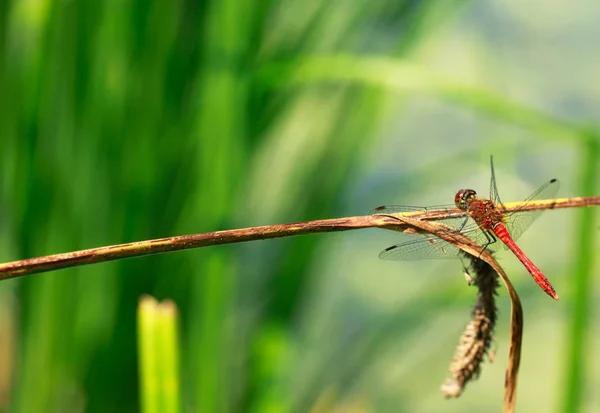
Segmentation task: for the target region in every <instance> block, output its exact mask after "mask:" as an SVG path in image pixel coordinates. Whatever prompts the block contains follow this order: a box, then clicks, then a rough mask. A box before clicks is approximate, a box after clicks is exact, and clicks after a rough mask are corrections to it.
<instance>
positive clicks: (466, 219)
mask: <svg viewBox="0 0 600 413" xmlns="http://www.w3.org/2000/svg"><path fill="white" fill-rule="evenodd" d="M467 222H469V217H466V218H465V220H464V221H463V223H462V224H460V227H459V228H458V232H461V231H462V230H463V228H464V227H465V225H467Z"/></svg>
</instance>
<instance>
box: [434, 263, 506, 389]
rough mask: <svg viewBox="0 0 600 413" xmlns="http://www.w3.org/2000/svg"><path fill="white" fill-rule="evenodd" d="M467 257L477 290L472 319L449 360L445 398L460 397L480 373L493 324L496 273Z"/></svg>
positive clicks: (491, 336)
mask: <svg viewBox="0 0 600 413" xmlns="http://www.w3.org/2000/svg"><path fill="white" fill-rule="evenodd" d="M468 259H469V260H470V261H471V270H472V271H473V272H474V273H475V276H474V277H473V284H475V285H476V286H477V288H478V290H479V292H478V293H477V302H476V303H475V306H474V308H473V318H472V320H471V321H470V322H469V324H467V327H466V328H465V331H464V333H463V334H462V336H461V338H460V343H459V345H458V347H457V348H456V351H455V353H454V357H453V358H452V362H451V363H450V368H449V371H450V373H451V375H452V378H451V379H448V380H446V381H445V382H444V384H443V385H442V387H441V391H442V394H443V395H444V397H458V396H460V395H461V393H462V392H463V390H464V388H465V386H466V384H467V383H468V382H469V381H471V380H472V379H476V378H477V377H478V376H479V373H480V371H481V363H482V362H483V360H484V358H485V356H486V354H488V350H489V348H490V344H491V343H492V340H493V333H494V327H495V325H496V318H497V308H496V302H495V293H496V289H497V288H498V277H497V274H496V273H495V271H494V270H493V269H492V268H491V267H490V266H489V265H488V264H487V263H486V262H484V261H482V260H480V259H478V258H475V257H471V256H469V257H468Z"/></svg>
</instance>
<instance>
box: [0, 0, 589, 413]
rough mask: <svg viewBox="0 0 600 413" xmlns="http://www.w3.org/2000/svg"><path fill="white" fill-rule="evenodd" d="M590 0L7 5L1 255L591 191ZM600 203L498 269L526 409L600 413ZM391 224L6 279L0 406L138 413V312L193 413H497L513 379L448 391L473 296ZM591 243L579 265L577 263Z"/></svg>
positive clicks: (489, 374) (571, 215) (538, 237)
mask: <svg viewBox="0 0 600 413" xmlns="http://www.w3.org/2000/svg"><path fill="white" fill-rule="evenodd" d="M598 19H600V5H599V4H598V3H597V2H595V1H592V0H586V1H582V2H577V4H571V3H570V2H566V1H558V2H552V3H547V2H542V1H534V2H527V3H523V2H519V1H517V0H497V1H491V0H486V1H480V2H467V1H450V0H442V1H424V0H412V1H410V0H408V1H403V0H397V1H376V2H374V1H371V0H344V1H340V0H333V1H332V0H306V1H300V0H282V1H273V0H258V1H257V0H255V1H247V0H204V1H193V0H187V1H185V0H157V1H153V2H142V1H100V0H87V1H82V0H79V1H65V0H54V1H52V0H39V1H37V0H19V1H17V0H3V1H1V2H0V183H1V186H0V260H2V261H12V260H18V259H23V258H30V257H35V256H40V255H46V254H52V253H59V252H67V251H72V250H77V249H83V248H91V247H96V246H103V245H110V244H117V243H122V242H129V241H138V240H144V239H150V238H158V237H165V236H171V235H183V234H189V233H198V232H204V231H213V230H219V229H229V228H236V227H246V226H252V225H266V224H274V223H282V222H293V221H301V220H310V219H321V218H332V217H338V216H347V215H361V214H365V213H368V211H370V210H371V209H372V208H374V207H376V206H378V205H381V204H390V203H391V204H394V203H395V204H406V205H431V204H433V205H435V204H446V203H450V202H452V199H453V196H454V193H455V192H456V190H457V189H459V188H463V187H473V188H475V189H476V190H479V191H480V192H481V193H486V191H487V189H488V187H489V165H488V158H489V154H494V157H495V163H496V177H497V179H498V186H499V190H500V195H501V196H502V199H503V200H504V201H517V200H520V199H524V198H525V197H526V196H528V195H529V194H530V193H531V192H533V190H534V189H535V188H536V187H537V186H539V185H541V184H542V183H544V182H545V181H547V180H548V179H550V178H553V177H557V178H559V179H560V180H561V183H562V189H561V192H560V193H559V196H561V197H562V196H584V195H598V194H599V193H600V190H599V189H600V188H599V187H600V185H599V183H598V177H599V175H600V166H599V164H600V157H599V154H598V145H599V142H600V139H599V133H598V127H597V119H598V113H599V110H600V99H599V96H600V82H598V73H599V70H600V55H599V54H598V53H597V50H598V48H599V46H600V26H599V25H598V24H597V21H598ZM598 225H599V221H598V212H597V211H596V210H594V209H588V210H586V211H579V212H578V211H575V210H560V211H552V212H548V213H545V214H544V215H543V217H542V218H540V219H539V222H537V223H536V224H535V225H534V226H533V227H532V228H531V229H530V230H529V231H528V232H527V234H526V235H525V236H524V237H523V238H522V240H521V242H520V245H521V246H522V248H523V249H524V250H525V252H526V253H528V255H529V256H530V257H531V258H532V259H533V260H534V261H535V262H536V264H537V265H538V266H539V267H540V268H541V269H542V270H544V272H545V273H546V275H547V276H548V277H549V278H550V279H551V281H552V282H553V284H554V286H555V288H556V290H557V292H558V294H559V295H560V296H561V301H559V302H553V301H552V300H551V299H549V298H548V297H547V296H546V295H545V294H544V293H543V292H542V291H541V290H539V288H538V287H537V286H536V285H535V284H534V283H533V282H532V280H531V278H530V277H529V275H528V274H527V273H526V272H525V270H524V269H523V268H522V266H521V265H520V263H519V262H518V261H517V260H516V259H515V258H514V257H511V256H510V254H508V253H506V252H502V253H501V254H500V256H499V257H500V260H501V261H500V262H501V264H502V265H503V266H504V267H505V269H506V270H507V272H508V274H509V275H510V276H511V277H512V279H513V280H514V283H515V285H516V287H517V289H518V291H519V293H520V294H521V297H522V299H523V301H524V307H525V335H524V349H523V360H522V370H521V376H520V379H519V395H518V405H517V407H518V410H519V411H556V412H559V411H564V412H570V411H586V412H593V411H597V410H598V407H599V406H600V393H598V392H596V391H595V390H594V389H597V388H598V386H599V385H600V373H599V371H600V358H599V357H598V354H597V351H596V350H597V349H598V348H599V346H600V341H599V337H600V335H599V333H600V331H599V330H598V327H597V325H598V314H599V313H600V312H599V310H600V307H598V304H597V303H598V302H599V300H598V285H597V278H598V277H597V274H598V270H599V269H600V268H599V262H598V260H597V259H595V260H594V258H595V255H596V254H597V251H598V238H599V235H598V234H599V233H600V231H599V230H598ZM400 241H402V239H401V238H400V237H399V236H398V235H397V234H393V233H386V232H383V231H377V230H364V231H354V232H347V233H337V234H326V235H313V236H306V237H299V238H291V239H279V240H273V241H264V242H255V243H251V244H247V245H236V246H221V247H214V248H208V249H204V250H196V251H185V252H177V253H170V254H164V255H161V256H155V257H145V258H139V259H130V260H125V261H120V262H113V263H106V264H99V265H94V266H88V267H82V268H77V269H70V270H63V271H59V272H55V273H47V274H40V275H33V276H30V277H27V278H24V279H21V280H11V281H6V282H2V283H0V366H2V367H1V368H0V410H1V411H7V412H8V411H10V412H34V413H35V412H80V411H86V412H132V411H139V387H138V383H139V379H138V374H137V353H136V324H135V323H136V322H135V315H136V306H137V303H138V300H139V298H140V296H141V295H142V294H144V293H146V294H151V295H153V296H155V297H157V298H158V299H165V298H170V299H172V300H174V301H175V303H176V304H177V306H178V307H179V311H180V315H181V320H180V332H181V336H180V342H181V353H180V357H181V366H182V368H181V383H182V384H181V392H182V400H183V411H186V412H228V411H229V412H288V411H289V412H306V411H312V412H325V411H336V412H375V411H377V412H387V411H389V412H434V411H436V412H437V411H446V412H452V411H456V412H459V411H460V412H482V411H500V409H501V405H502V395H503V383H504V368H505V360H506V357H507V348H508V343H507V337H508V313H509V307H508V304H507V298H506V294H505V292H504V291H501V292H500V300H499V301H500V320H499V323H498V328H497V333H496V349H497V356H496V361H495V362H494V363H493V364H489V363H486V365H485V366H484V370H483V374H482V376H481V378H480V379H479V381H477V382H475V383H473V384H470V385H469V386H468V387H467V390H466V393H465V394H464V395H463V396H462V397H461V398H460V399H458V400H451V401H447V400H444V399H443V398H442V396H441V395H440V393H439V386H440V385H441V383H442V382H443V380H444V379H445V377H446V376H447V373H446V370H447V366H448V364H449V362H450V359H451V356H452V354H453V352H454V346H455V344H456V343H457V342H458V337H459V335H460V333H461V331H462V328H463V327H464V325H465V324H466V322H467V320H468V317H469V313H470V305H471V302H472V301H473V296H474V294H475V290H474V289H469V288H467V287H466V285H465V282H464V278H463V276H462V273H461V268H460V264H459V263H458V262H452V261H447V262H416V263H396V262H384V261H380V260H378V259H377V254H378V252H379V251H380V250H381V249H383V248H385V247H387V246H389V245H393V244H394V243H397V242H400ZM586 247H587V249H586Z"/></svg>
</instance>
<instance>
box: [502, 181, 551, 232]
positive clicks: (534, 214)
mask: <svg viewBox="0 0 600 413" xmlns="http://www.w3.org/2000/svg"><path fill="white" fill-rule="evenodd" d="M559 188H560V183H559V182H558V180H557V179H551V180H550V181H548V182H546V183H545V184H544V185H542V186H541V187H540V188H539V189H538V190H537V191H535V192H534V193H533V194H532V195H531V196H530V197H529V198H527V199H526V200H525V201H524V205H527V204H528V203H529V202H532V201H538V200H541V199H551V198H554V197H555V196H556V193H557V192H558V189H559ZM542 212H544V210H542V209H540V210H538V211H518V210H517V211H515V212H511V213H507V214H505V220H506V224H505V226H506V229H507V230H508V233H509V234H510V236H511V237H512V239H513V240H516V239H517V238H519V237H520V236H521V235H523V232H525V230H526V229H527V228H529V226H530V225H531V224H532V223H533V221H535V220H536V219H537V218H538V217H539V216H540V215H541V214H542Z"/></svg>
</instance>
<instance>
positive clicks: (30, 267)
mask: <svg viewBox="0 0 600 413" xmlns="http://www.w3.org/2000/svg"><path fill="white" fill-rule="evenodd" d="M591 205H600V197H592V198H566V199H554V200H547V201H535V202H529V203H527V205H525V206H524V203H523V202H513V203H510V204H505V207H506V212H511V211H514V210H522V211H533V210H544V209H557V208H573V207H581V206H591ZM394 216H396V217H400V216H403V217H406V218H412V219H417V220H423V221H435V220H440V219H445V218H452V217H458V216H464V212H462V211H460V210H458V209H455V208H452V209H438V210H431V211H429V210H428V211H417V212H411V213H405V214H395V215H394ZM371 227H378V228H388V229H390V227H391V228H393V229H396V230H398V231H404V230H408V231H409V232H414V231H415V227H414V226H403V225H402V224H401V223H399V222H398V221H397V220H394V219H392V218H391V216H388V217H387V218H385V216H383V215H367V216H357V217H347V218H334V219H324V220H318V221H308V222H299V223H294V224H280V225H267V226H262V227H252V228H242V229H233V230H226V231H216V232H206V233H202V234H194V235H182V236H177V237H169V238H160V239H154V240H148V241H138V242H131V243H127V244H119V245H111V246H107V247H99V248H91V249H86V250H81V251H74V252H67V253H63V254H55V255H47V256H43V257H37V258H30V259H26V260H21V261H13V262H8V263H4V264H0V280H3V279H9V278H14V277H20V276H24V275H28V274H35V273H40V272H46V271H54V270H59V269H63V268H70V267H77V266H80V265H88V264H95V263H100V262H106V261H114V260H119V259H123V258H131V257H141V256H143V255H152V254H161V253H164V252H169V251H179V250H185V249H191V248H200V247H209V246H213V245H221V244H233V243H238V242H246V241H255V240H264V239H271V238H281V237H289V236H294V235H306V234H316V233H321V232H338V231H349V230H353V229H361V228H371Z"/></svg>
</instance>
